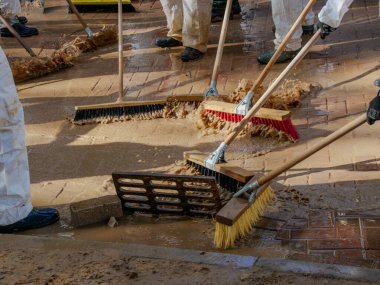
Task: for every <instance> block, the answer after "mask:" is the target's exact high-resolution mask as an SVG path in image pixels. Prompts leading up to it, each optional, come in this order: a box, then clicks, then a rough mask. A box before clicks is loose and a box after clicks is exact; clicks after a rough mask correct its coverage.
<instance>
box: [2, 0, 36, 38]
mask: <svg viewBox="0 0 380 285" xmlns="http://www.w3.org/2000/svg"><path fill="white" fill-rule="evenodd" d="M0 13H1V15H2V16H3V17H4V18H5V19H6V20H8V21H9V22H10V24H11V25H12V27H13V28H14V29H15V30H16V32H17V33H18V34H19V35H20V36H21V37H30V36H35V35H38V30H37V29H36V28H32V27H28V26H25V24H26V23H27V22H28V20H27V19H26V18H25V17H18V16H17V15H20V14H21V6H20V0H0ZM1 24H2V23H1V22H0V25H1ZM0 37H13V35H12V33H11V32H10V31H9V30H8V28H6V27H2V28H0Z"/></svg>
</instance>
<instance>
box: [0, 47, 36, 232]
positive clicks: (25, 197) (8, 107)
mask: <svg viewBox="0 0 380 285" xmlns="http://www.w3.org/2000/svg"><path fill="white" fill-rule="evenodd" d="M24 129H25V126H24V113H23V110H22V106H21V103H20V101H19V99H18V96H17V90H16V86H15V83H14V81H13V76H12V72H11V69H10V67H9V64H8V61H7V58H6V57H5V54H4V52H3V50H2V49H1V47H0V226H4V225H10V224H13V223H15V222H18V221H19V220H21V219H23V218H25V217H26V216H28V215H29V213H30V212H31V211H32V204H31V202H30V180H29V166H28V157H27V151H26V147H25V131H24Z"/></svg>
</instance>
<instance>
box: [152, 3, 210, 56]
mask: <svg viewBox="0 0 380 285" xmlns="http://www.w3.org/2000/svg"><path fill="white" fill-rule="evenodd" d="M161 4H162V7H163V10H164V13H165V15H166V19H167V22H168V28H169V32H168V33H167V37H163V38H157V39H156V45H157V46H159V47H162V48H166V47H177V46H182V45H183V46H185V50H184V51H183V53H182V54H181V59H182V61H184V62H187V61H191V60H196V59H199V58H201V57H202V55H203V54H204V53H205V52H206V50H207V41H208V34H209V29H210V22H211V6H212V5H211V4H212V1H211V0H161Z"/></svg>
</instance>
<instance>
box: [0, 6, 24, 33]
mask: <svg viewBox="0 0 380 285" xmlns="http://www.w3.org/2000/svg"><path fill="white" fill-rule="evenodd" d="M0 10H1V15H2V16H3V17H4V18H7V19H9V21H10V22H11V24H13V23H15V22H18V20H17V18H15V16H17V15H20V14H21V5H20V1H19V0H0ZM1 27H3V23H2V22H1V21H0V28H1Z"/></svg>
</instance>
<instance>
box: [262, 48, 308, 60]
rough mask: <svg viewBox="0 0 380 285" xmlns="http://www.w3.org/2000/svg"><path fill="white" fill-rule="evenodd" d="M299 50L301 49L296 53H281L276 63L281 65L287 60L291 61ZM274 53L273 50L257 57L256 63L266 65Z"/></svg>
mask: <svg viewBox="0 0 380 285" xmlns="http://www.w3.org/2000/svg"><path fill="white" fill-rule="evenodd" d="M300 50H301V49H298V50H296V51H283V52H282V53H281V55H280V57H279V58H278V59H277V61H276V63H283V62H286V61H288V60H292V59H293V58H295V56H296V55H297V54H298V52H299V51H300ZM275 52H276V50H275V49H272V50H270V51H267V52H264V53H263V54H261V55H260V56H258V57H257V61H258V62H259V63H261V64H268V62H269V61H270V59H271V58H272V56H273V55H274V53H275Z"/></svg>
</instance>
